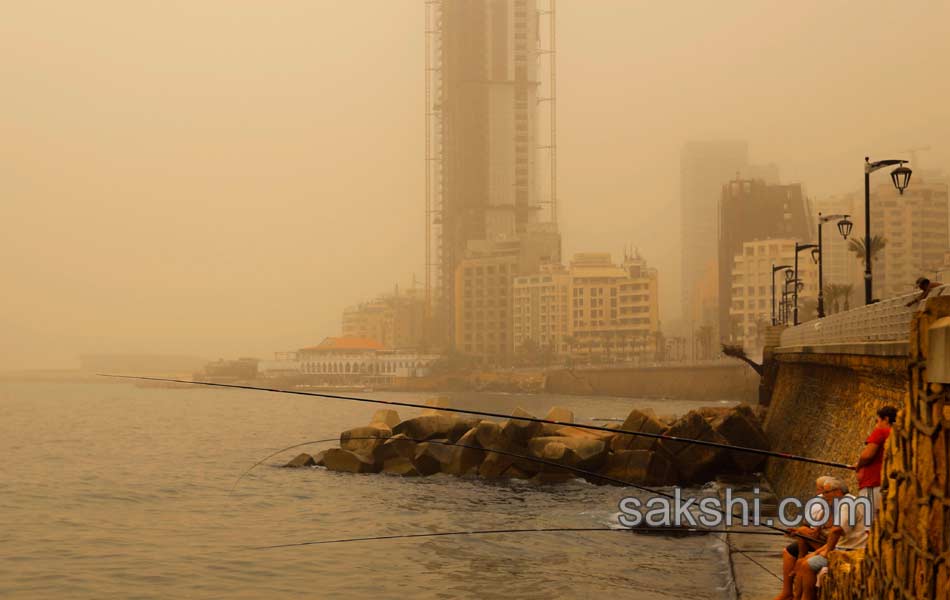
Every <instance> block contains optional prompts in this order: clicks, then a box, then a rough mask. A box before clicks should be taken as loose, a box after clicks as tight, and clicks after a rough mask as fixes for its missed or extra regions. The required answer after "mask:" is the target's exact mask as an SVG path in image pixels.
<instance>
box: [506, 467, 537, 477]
mask: <svg viewBox="0 0 950 600" xmlns="http://www.w3.org/2000/svg"><path fill="white" fill-rule="evenodd" d="M533 476H534V472H533V471H530V472H529V471H522V470H521V469H519V468H518V467H517V466H515V465H511V466H510V467H508V468H507V469H505V472H504V473H502V477H504V478H505V479H531V478H532V477H533Z"/></svg>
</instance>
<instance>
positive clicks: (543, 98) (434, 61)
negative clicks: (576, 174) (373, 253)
mask: <svg viewBox="0 0 950 600" xmlns="http://www.w3.org/2000/svg"><path fill="white" fill-rule="evenodd" d="M555 8H556V7H555V0H426V1H425V122H426V125H425V136H426V140H425V165H426V166H425V171H426V188H425V189H426V191H425V218H426V243H425V248H426V249H425V253H426V256H425V261H426V275H425V286H426V287H425V289H426V315H427V323H429V333H430V339H432V340H433V341H434V342H436V343H438V344H439V345H443V346H451V345H452V339H451V338H452V332H453V318H454V302H455V299H454V293H455V292H454V289H455V269H456V267H457V266H458V264H459V262H460V261H461V260H462V259H463V258H464V256H465V252H466V248H467V245H468V243H469V242H470V241H473V240H484V239H497V238H505V237H511V236H517V235H520V234H523V233H525V231H526V230H527V229H529V228H530V226H531V225H530V224H533V223H552V224H554V225H553V227H554V228H555V229H556V223H557V177H556V175H557V96H556V81H557V80H556V46H555V44H556V32H555ZM542 120H543V121H546V122H547V125H548V127H547V128H541V127H539V125H540V122H541V121H542ZM543 129H547V132H546V135H545V134H542V133H541V131H543ZM545 138H546V139H545Z"/></svg>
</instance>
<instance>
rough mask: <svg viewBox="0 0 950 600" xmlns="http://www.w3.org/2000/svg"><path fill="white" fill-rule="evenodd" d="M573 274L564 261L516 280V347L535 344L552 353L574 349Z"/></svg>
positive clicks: (514, 341)
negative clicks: (571, 296) (571, 302)
mask: <svg viewBox="0 0 950 600" xmlns="http://www.w3.org/2000/svg"><path fill="white" fill-rule="evenodd" d="M570 290H571V276H570V274H569V273H568V272H567V269H565V268H564V266H563V265H561V264H560V263H557V264H548V265H542V267H541V269H540V272H538V273H535V274H532V275H522V276H520V277H516V278H515V280H514V289H513V292H512V297H513V302H514V309H513V311H512V321H513V327H512V337H513V343H514V351H515V352H518V351H519V350H520V349H527V348H528V347H529V346H531V345H533V346H534V347H535V349H537V350H538V351H541V352H544V353H549V354H552V355H559V354H567V353H568V352H569V351H570V345H569V344H568V338H569V337H570V335H571V315H570V294H571V291H570Z"/></svg>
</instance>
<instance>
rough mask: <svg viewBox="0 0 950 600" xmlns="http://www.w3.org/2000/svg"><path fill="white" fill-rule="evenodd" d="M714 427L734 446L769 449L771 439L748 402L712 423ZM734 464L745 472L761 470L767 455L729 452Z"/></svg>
mask: <svg viewBox="0 0 950 600" xmlns="http://www.w3.org/2000/svg"><path fill="white" fill-rule="evenodd" d="M712 426H713V429H714V430H715V431H716V433H718V434H719V435H721V436H722V437H723V438H725V439H726V441H727V442H729V443H730V444H732V445H733V446H742V447H744V448H758V449H760V450H768V448H769V440H768V438H767V437H765V432H764V431H762V426H761V425H760V424H759V419H758V417H756V415H755V412H753V410H752V408H750V407H749V406H748V405H746V404H740V405H739V406H736V407H735V408H733V409H732V410H730V411H729V412H728V413H726V414H725V415H723V416H722V417H721V418H719V419H718V420H716V421H714V422H713V423H712ZM727 454H728V456H729V460H731V461H732V464H733V465H734V466H735V467H736V469H738V470H739V471H740V472H743V473H751V472H754V471H759V470H761V469H762V468H763V467H764V466H765V460H766V458H767V457H765V456H762V455H760V454H752V453H750V452H727Z"/></svg>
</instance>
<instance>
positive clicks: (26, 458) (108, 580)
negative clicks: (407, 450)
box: [0, 383, 728, 599]
mask: <svg viewBox="0 0 950 600" xmlns="http://www.w3.org/2000/svg"><path fill="white" fill-rule="evenodd" d="M373 395H374V396H375V397H382V398H386V399H399V400H404V401H418V400H424V399H425V398H426V397H427V396H425V395H409V394H379V393H377V394H373ZM450 396H452V398H453V403H455V404H456V405H459V406H465V407H472V408H481V409H484V410H489V411H499V412H506V413H507V412H509V411H510V410H511V409H512V408H513V407H514V406H519V405H520V406H523V407H524V408H526V409H527V410H529V411H530V412H532V413H534V414H539V415H543V413H544V412H545V411H546V410H547V409H548V408H549V407H550V406H552V405H555V404H560V405H565V406H569V407H572V408H573V409H574V410H575V413H576V415H577V417H578V418H579V419H590V418H614V417H623V416H624V415H625V414H626V412H627V411H629V409H630V408H632V407H634V406H639V407H643V406H650V407H652V408H654V409H655V410H656V411H657V412H658V413H659V414H660V415H664V414H678V413H682V412H685V411H687V410H689V409H691V408H695V407H696V406H698V405H699V404H700V403H695V402H673V401H645V400H644V401H639V400H638V401H635V400H630V399H618V398H585V397H578V396H566V397H558V396H550V395H538V396H523V395H507V394H450ZM376 408H378V406H374V405H368V404H358V403H348V402H343V401H337V400H324V399H318V398H306V397H301V396H290V395H275V394H266V393H262V392H250V391H230V390H217V389H194V390H191V389H189V390H174V389H173V390H168V389H139V388H135V387H134V386H132V385H127V384H103V385H90V384H18V383H17V384H14V383H0V455H2V456H3V457H4V459H3V461H0V520H2V521H3V522H4V523H5V524H7V525H5V526H4V527H3V528H2V530H0V553H2V555H3V556H4V559H3V561H0V596H5V595H9V594H11V593H12V594H14V595H16V596H17V597H50V596H54V595H68V596H70V597H87V598H93V597H95V598H99V597H102V596H105V595H114V596H121V597H128V596H133V595H134V596H142V597H156V596H164V597H191V598H206V597H207V598H211V597H215V598H217V597H228V598H260V597H298V596H301V595H309V596H311V597H329V596H331V595H332V596H337V597H343V598H360V597H369V596H374V597H381V598H396V597H412V598H494V597H499V598H500V597H511V598H586V597H598V596H600V595H602V594H607V595H608V596H609V597H618V598H704V599H715V598H719V597H728V595H727V594H726V593H725V592H723V591H718V592H717V589H722V588H724V586H725V585H726V578H727V575H726V573H725V570H724V568H725V567H724V563H723V561H722V557H721V548H720V545H719V543H718V542H717V541H716V540H715V538H714V536H706V537H696V538H679V539H668V538H663V537H657V536H637V535H633V534H628V533H626V532H623V533H534V534H514V535H498V536H462V537H444V538H426V539H421V540H398V541H379V542H366V543H353V544H344V545H332V546H309V547H307V546H304V547H296V548H285V549H273V550H248V549H247V548H248V547H249V546H259V545H268V544H281V543H290V542H301V541H307V540H321V539H334V538H341V537H350V536H353V537H358V536H367V535H386V534H402V533H418V532H429V531H447V530H470V529H495V528H514V527H519V528H524V527H597V526H606V525H608V524H611V523H613V515H614V514H615V513H616V507H617V503H618V501H619V500H620V498H621V497H622V496H623V495H625V494H629V493H633V490H623V489H620V488H615V487H598V486H593V485H590V484H587V483H585V482H581V481H575V482H571V483H568V484H562V485H556V486H537V485H534V484H531V483H528V482H522V481H515V482H500V483H499V482H483V481H478V480H460V479H457V478H453V477H448V476H442V475H438V476H434V477H430V478H418V479H409V478H407V479H403V478H398V477H390V476H385V475H348V474H339V473H330V472H327V471H325V470H322V469H299V470H291V469H277V468H272V467H269V466H262V467H259V468H258V469H256V470H255V471H253V472H252V473H251V474H250V475H249V476H248V477H247V478H246V479H245V480H244V481H242V482H241V485H240V486H239V487H238V489H237V491H236V492H235V493H234V494H233V495H229V494H228V490H229V488H230V486H231V484H232V483H233V482H234V480H235V478H236V477H237V476H238V475H239V474H240V473H241V472H242V471H244V470H245V469H246V468H247V467H248V466H250V465H251V464H253V463H254V462H256V461H257V460H259V459H260V458H261V457H263V456H266V455H267V454H268V453H269V452H272V451H274V450H277V449H279V448H281V447H284V446H289V445H290V444H292V443H294V442H301V441H306V440H308V439H320V438H326V437H333V436H335V435H336V434H338V433H339V431H340V430H341V429H344V428H347V427H351V426H355V425H361V424H364V423H365V422H367V421H368V419H369V417H370V415H371V414H372V413H373V411H374V410H375V409H376ZM401 416H402V417H404V418H405V417H407V416H411V414H410V413H409V412H407V411H401ZM315 449H316V448H315ZM315 449H314V450H315ZM292 454H293V453H290V454H289V456H292ZM289 456H288V457H289ZM274 462H275V463H278V462H280V461H279V459H275V460H274Z"/></svg>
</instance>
